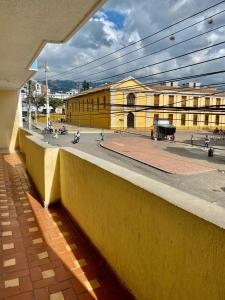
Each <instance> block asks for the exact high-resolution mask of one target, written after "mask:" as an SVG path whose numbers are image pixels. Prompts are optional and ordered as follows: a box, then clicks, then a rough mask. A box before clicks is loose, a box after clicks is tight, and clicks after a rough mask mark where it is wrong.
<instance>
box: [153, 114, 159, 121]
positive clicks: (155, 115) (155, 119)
mask: <svg viewBox="0 0 225 300" xmlns="http://www.w3.org/2000/svg"><path fill="white" fill-rule="evenodd" d="M158 119H159V114H154V122H155V121H158Z"/></svg>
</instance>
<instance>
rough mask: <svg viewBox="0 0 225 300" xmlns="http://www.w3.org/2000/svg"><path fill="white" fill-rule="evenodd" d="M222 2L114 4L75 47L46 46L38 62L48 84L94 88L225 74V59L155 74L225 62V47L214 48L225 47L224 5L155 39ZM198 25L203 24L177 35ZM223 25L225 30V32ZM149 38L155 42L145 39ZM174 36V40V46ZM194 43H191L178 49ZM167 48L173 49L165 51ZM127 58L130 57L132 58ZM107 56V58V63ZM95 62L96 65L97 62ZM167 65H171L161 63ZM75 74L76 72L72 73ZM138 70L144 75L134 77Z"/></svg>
mask: <svg viewBox="0 0 225 300" xmlns="http://www.w3.org/2000/svg"><path fill="white" fill-rule="evenodd" d="M218 2H220V1H219V0H198V1H196V0H157V1H155V0H139V1H136V0H123V1H121V0H109V1H107V2H106V3H105V5H104V6H103V7H102V8H101V9H100V10H99V11H98V12H97V13H96V14H95V15H94V16H93V17H92V18H91V19H90V20H89V21H88V22H87V23H86V25H84V26H83V28H82V29H81V30H80V31H79V32H77V33H76V34H75V35H74V36H73V38H72V39H71V40H70V41H68V42H67V43H65V44H61V45H58V44H48V45H46V47H45V48H44V50H43V51H42V53H41V55H40V56H39V60H38V61H39V65H40V66H41V65H43V63H44V62H47V64H48V66H49V79H63V80H66V79H69V80H75V81H83V80H87V81H90V82H111V81H118V80H121V79H123V78H125V77H127V76H133V77H135V78H138V79H139V80H140V81H142V82H149V83H151V82H157V81H159V80H169V79H172V78H177V77H182V76H189V75H194V74H200V73H206V72H213V71H218V70H223V69H225V58H222V59H219V60H215V61H213V62H209V63H204V64H201V65H198V66H192V67H188V68H183V69H181V70H177V71H173V72H165V73H163V74H158V75H157V74H156V73H160V72H164V71H167V70H169V69H173V68H178V67H182V66H185V65H189V64H193V63H198V62H201V61H204V60H208V59H211V58H216V57H219V56H223V55H224V56H225V43H222V44H220V45H218V46H213V45H214V44H217V43H221V42H223V41H224V42H225V35H224V33H225V12H224V13H222V12H221V11H222V10H225V4H224V3H223V4H221V5H219V6H217V7H215V8H214V9H210V10H208V11H206V12H204V13H202V14H200V15H198V16H196V17H193V18H190V19H188V20H186V21H184V22H182V23H180V24H178V25H176V26H172V27H171V28H169V29H167V30H163V31H162V32H161V33H158V34H154V33H156V32H157V31H159V30H161V29H163V28H164V27H167V26H170V25H172V24H174V23H175V22H177V21H179V20H182V19H184V18H186V17H188V16H190V15H192V14H194V13H196V12H198V11H201V10H203V9H205V8H207V7H209V6H211V5H213V4H216V3H218ZM216 13H219V14H218V15H216V16H214V17H213V18H212V24H209V22H208V20H206V18H208V17H209V16H211V15H213V14H216ZM198 21H201V22H200V23H199V24H197V25H194V26H192V27H190V28H188V29H186V30H182V31H181V32H179V33H175V32H176V31H178V30H181V29H183V28H185V27H187V26H189V25H193V24H194V23H196V22H198ZM223 25H224V27H222V26H223ZM219 26H220V27H221V28H219V29H217V30H213V31H211V32H209V33H206V34H204V35H202V36H199V37H197V38H192V37H194V36H195V35H199V34H202V33H204V32H206V31H209V30H212V29H215V28H217V27H219ZM153 34H154V35H153ZM149 35H152V36H151V37H149V38H145V37H147V36H149ZM171 36H173V37H174V38H175V39H174V40H171V39H170V37H171ZM143 38H145V39H144V40H142V41H140V42H138V43H135V44H133V45H131V46H129V47H126V48H124V49H123V50H121V51H117V52H115V53H112V52H114V51H116V50H117V49H120V48H122V47H125V46H127V45H129V44H130V43H134V42H136V41H138V40H140V39H143ZM189 38H191V40H189V41H187V42H184V43H182V44H180V45H177V46H176V45H175V44H176V43H179V42H182V41H184V40H186V39H189ZM158 40H160V41H158ZM148 44H150V45H148ZM170 46H171V47H170ZM208 46H211V47H210V48H209V49H205V50H202V51H199V52H196V53H193V54H190V55H185V56H183V57H181V58H176V59H173V58H174V57H176V56H180V55H183V54H185V53H188V52H191V51H195V50H198V49H201V48H204V47H208ZM212 46H213V47H212ZM168 47H170V48H169V49H167V50H164V48H168ZM128 52H131V53H129V54H128ZM103 56H105V57H104V58H102V57H103ZM93 60H95V61H94V62H92V61H93ZM164 60H169V61H167V62H162V61H164ZM149 65H151V66H149ZM146 66H147V67H146ZM72 68H74V69H73V70H72V71H71V69H72ZM137 68H139V70H137V71H135V69H137ZM64 72H66V73H64ZM151 74H153V75H151ZM36 79H39V80H40V79H43V72H42V71H39V72H38V74H37V75H36ZM195 81H199V82H202V83H205V84H211V83H213V82H215V83H219V82H225V73H224V74H219V75H216V76H215V75H214V76H210V77H204V78H199V79H197V80H195Z"/></svg>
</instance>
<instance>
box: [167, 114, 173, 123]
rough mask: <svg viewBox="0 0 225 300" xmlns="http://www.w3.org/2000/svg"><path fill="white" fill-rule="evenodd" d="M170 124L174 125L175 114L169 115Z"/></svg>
mask: <svg viewBox="0 0 225 300" xmlns="http://www.w3.org/2000/svg"><path fill="white" fill-rule="evenodd" d="M168 119H169V123H170V125H173V114H169V115H168Z"/></svg>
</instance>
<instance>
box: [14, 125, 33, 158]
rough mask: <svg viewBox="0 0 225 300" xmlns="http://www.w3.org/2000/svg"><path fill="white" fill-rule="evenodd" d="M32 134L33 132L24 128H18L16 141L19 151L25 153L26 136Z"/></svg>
mask: <svg viewBox="0 0 225 300" xmlns="http://www.w3.org/2000/svg"><path fill="white" fill-rule="evenodd" d="M30 135H33V132H32V131H30V130H27V129H24V128H20V129H19V134H18V142H19V149H20V152H21V153H23V154H24V153H25V143H26V142H25V140H26V137H27V136H30Z"/></svg>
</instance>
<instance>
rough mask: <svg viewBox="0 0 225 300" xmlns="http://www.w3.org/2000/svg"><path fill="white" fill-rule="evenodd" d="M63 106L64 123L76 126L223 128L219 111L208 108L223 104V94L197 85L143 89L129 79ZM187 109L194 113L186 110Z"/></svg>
mask: <svg viewBox="0 0 225 300" xmlns="http://www.w3.org/2000/svg"><path fill="white" fill-rule="evenodd" d="M65 103H66V115H67V121H68V122H70V123H72V124H76V125H80V126H88V127H98V128H108V129H121V128H123V129H127V128H136V129H138V130H145V129H150V128H153V124H154V120H157V119H168V120H169V123H170V124H173V125H175V126H176V127H177V128H179V129H202V128H205V129H207V128H215V127H218V128H225V125H224V124H225V116H223V115H221V113H222V110H221V111H217V112H214V113H212V112H211V110H210V108H209V106H211V105H215V107H218V108H220V107H221V105H224V104H225V93H223V92H222V91H221V92H220V91H219V90H217V89H214V88H203V87H201V86H200V84H192V83H191V84H190V83H189V84H188V85H187V86H184V87H179V86H178V84H177V83H176V82H175V83H165V84H162V85H151V86H147V85H145V84H142V83H141V82H139V81H138V80H136V79H134V78H132V77H129V78H126V79H124V80H121V81H118V82H116V83H111V84H106V85H102V86H99V87H97V88H93V89H90V90H87V91H83V92H81V93H79V94H77V95H75V96H73V97H70V98H69V99H66V100H65ZM146 106H152V108H151V109H150V108H149V109H147V108H146ZM157 106H161V107H165V109H157ZM166 106H168V107H170V109H166ZM173 107H174V109H173ZM188 107H193V108H195V107H196V110H195V109H193V111H192V112H190V111H187V109H188ZM199 107H202V109H201V113H200V111H199V110H198V108H199Z"/></svg>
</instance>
